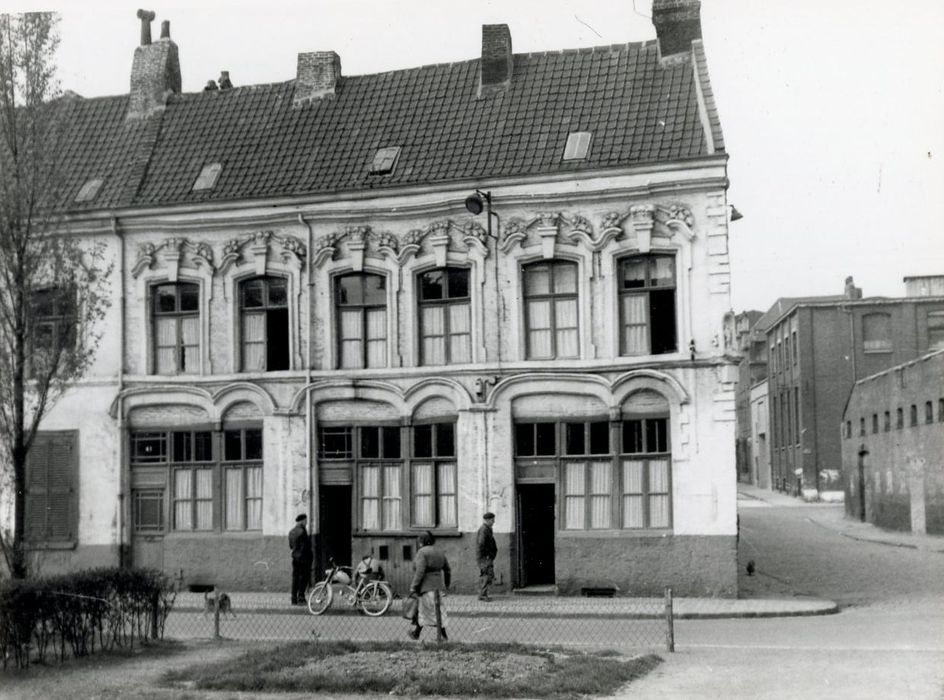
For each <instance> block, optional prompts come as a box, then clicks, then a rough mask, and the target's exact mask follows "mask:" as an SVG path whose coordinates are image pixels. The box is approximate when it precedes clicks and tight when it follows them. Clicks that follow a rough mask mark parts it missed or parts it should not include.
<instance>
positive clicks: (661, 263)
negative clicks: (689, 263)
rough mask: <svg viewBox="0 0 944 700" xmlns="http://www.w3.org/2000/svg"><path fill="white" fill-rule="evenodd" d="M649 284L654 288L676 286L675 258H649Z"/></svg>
mask: <svg viewBox="0 0 944 700" xmlns="http://www.w3.org/2000/svg"><path fill="white" fill-rule="evenodd" d="M649 284H650V285H651V286H653V287H671V286H674V285H675V258H674V257H672V256H670V255H660V256H654V257H652V258H649Z"/></svg>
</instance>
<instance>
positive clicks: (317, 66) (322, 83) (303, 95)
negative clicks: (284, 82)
mask: <svg viewBox="0 0 944 700" xmlns="http://www.w3.org/2000/svg"><path fill="white" fill-rule="evenodd" d="M340 80H341V57H340V56H338V55H337V54H336V53H335V52H334V51H313V52H311V53H300V54H298V69H297V71H296V75H295V96H294V97H293V104H294V105H295V106H296V107H297V106H298V105H302V104H307V103H309V102H311V101H312V100H318V99H321V98H323V97H334V95H335V92H336V90H337V87H338V83H339V82H340Z"/></svg>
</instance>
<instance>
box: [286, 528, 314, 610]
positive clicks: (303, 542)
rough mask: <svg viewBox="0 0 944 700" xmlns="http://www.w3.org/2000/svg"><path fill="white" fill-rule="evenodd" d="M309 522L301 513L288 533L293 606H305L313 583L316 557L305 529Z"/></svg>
mask: <svg viewBox="0 0 944 700" xmlns="http://www.w3.org/2000/svg"><path fill="white" fill-rule="evenodd" d="M307 522H308V516H307V515H305V514H304V513H301V514H300V515H299V516H298V517H297V518H295V527H293V528H292V529H291V531H290V532H289V533H288V546H289V549H291V550H292V605H304V604H305V591H306V590H307V589H308V584H309V583H310V582H311V563H312V561H313V560H314V558H315V557H314V553H313V552H312V549H311V537H309V536H308V530H306V529H305V524H306V523H307Z"/></svg>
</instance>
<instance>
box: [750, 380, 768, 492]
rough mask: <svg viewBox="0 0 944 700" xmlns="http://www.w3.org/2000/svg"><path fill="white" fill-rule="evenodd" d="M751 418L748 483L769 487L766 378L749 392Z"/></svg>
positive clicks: (763, 487) (764, 487)
mask: <svg viewBox="0 0 944 700" xmlns="http://www.w3.org/2000/svg"><path fill="white" fill-rule="evenodd" d="M750 402H751V405H750V420H751V473H750V477H751V478H750V481H749V482H748V483H751V484H754V485H755V486H759V487H760V488H762V489H769V488H770V487H771V479H770V445H769V444H768V436H769V435H770V410H769V405H770V399H769V397H768V395H767V380H766V379H764V380H763V381H760V382H758V383H757V384H755V385H754V386H752V387H751V392H750Z"/></svg>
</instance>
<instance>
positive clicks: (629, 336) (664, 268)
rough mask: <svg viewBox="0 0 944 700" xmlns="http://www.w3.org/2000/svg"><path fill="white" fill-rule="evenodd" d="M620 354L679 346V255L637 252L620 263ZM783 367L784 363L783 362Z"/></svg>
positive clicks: (670, 349) (665, 350)
mask: <svg viewBox="0 0 944 700" xmlns="http://www.w3.org/2000/svg"><path fill="white" fill-rule="evenodd" d="M619 285H620V286H619V294H620V328H621V334H620V354H621V355H662V354H665V353H671V352H675V351H676V350H677V349H678V341H677V338H676V331H675V326H676V318H675V314H676V312H675V288H676V282H675V256H673V255H634V256H632V257H629V258H624V259H623V260H621V261H620V266H619ZM780 364H781V366H783V362H781V363H780Z"/></svg>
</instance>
